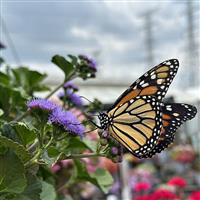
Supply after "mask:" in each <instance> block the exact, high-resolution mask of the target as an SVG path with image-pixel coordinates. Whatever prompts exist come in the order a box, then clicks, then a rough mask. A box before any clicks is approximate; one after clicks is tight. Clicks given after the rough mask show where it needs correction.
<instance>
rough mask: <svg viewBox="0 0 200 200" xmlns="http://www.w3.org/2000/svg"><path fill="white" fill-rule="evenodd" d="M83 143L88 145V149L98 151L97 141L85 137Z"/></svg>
mask: <svg viewBox="0 0 200 200" xmlns="http://www.w3.org/2000/svg"><path fill="white" fill-rule="evenodd" d="M82 141H83V143H84V144H85V145H86V146H87V148H88V149H90V150H91V151H92V152H96V150H97V142H96V141H92V140H88V139H85V138H84V139H83V140H82Z"/></svg>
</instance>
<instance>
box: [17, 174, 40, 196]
mask: <svg viewBox="0 0 200 200" xmlns="http://www.w3.org/2000/svg"><path fill="white" fill-rule="evenodd" d="M27 180H28V184H27V187H26V188H25V190H24V191H23V192H22V193H21V194H19V195H17V196H16V197H15V198H14V200H41V198H40V194H41V192H42V184H41V181H40V180H38V179H37V177H35V176H33V175H32V174H28V175H27Z"/></svg>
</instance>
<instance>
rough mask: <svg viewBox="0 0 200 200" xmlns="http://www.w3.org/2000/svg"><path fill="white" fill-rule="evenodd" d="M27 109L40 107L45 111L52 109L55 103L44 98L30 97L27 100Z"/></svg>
mask: <svg viewBox="0 0 200 200" xmlns="http://www.w3.org/2000/svg"><path fill="white" fill-rule="evenodd" d="M27 106H28V108H29V110H34V109H40V110H44V111H47V112H51V111H53V110H54V109H55V108H56V107H57V105H56V104H55V103H53V102H51V101H48V100H46V99H32V100H30V101H28V102H27Z"/></svg>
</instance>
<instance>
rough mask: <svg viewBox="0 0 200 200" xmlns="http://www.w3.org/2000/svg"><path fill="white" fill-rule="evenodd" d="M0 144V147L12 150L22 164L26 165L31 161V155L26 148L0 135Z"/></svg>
mask: <svg viewBox="0 0 200 200" xmlns="http://www.w3.org/2000/svg"><path fill="white" fill-rule="evenodd" d="M0 144H1V145H2V146H5V147H7V148H10V149H12V150H13V151H14V152H15V154H16V155H17V156H18V157H19V158H20V159H21V161H22V162H23V163H26V162H28V161H29V160H30V159H31V154H30V153H29V152H28V150H27V149H26V148H24V147H23V145H21V144H19V143H17V142H15V141H13V140H11V139H9V138H7V137H4V136H2V135H0Z"/></svg>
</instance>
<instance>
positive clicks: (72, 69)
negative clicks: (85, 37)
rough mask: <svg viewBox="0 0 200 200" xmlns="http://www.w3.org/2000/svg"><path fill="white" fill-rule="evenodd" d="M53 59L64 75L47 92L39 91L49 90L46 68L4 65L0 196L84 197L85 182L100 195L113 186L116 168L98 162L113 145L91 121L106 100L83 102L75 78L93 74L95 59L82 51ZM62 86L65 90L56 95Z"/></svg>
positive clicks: (0, 88) (0, 103) (0, 102)
mask: <svg viewBox="0 0 200 200" xmlns="http://www.w3.org/2000/svg"><path fill="white" fill-rule="evenodd" d="M2 62H3V61H2ZM52 62H53V63H54V64H55V65H56V66H58V67H59V68H60V69H61V70H62V71H63V72H64V74H65V78H64V81H63V82H62V84H60V85H59V86H57V87H56V88H55V89H54V90H52V91H50V92H49V93H48V95H47V96H46V97H45V98H38V97H37V94H36V92H41V91H42V92H43V91H49V87H48V86H46V85H45V84H44V83H43V80H44V79H45V78H46V74H42V73H39V72H37V71H33V70H30V69H28V68H27V67H17V68H11V67H10V65H8V64H6V63H3V66H2V67H1V72H0V94H1V98H0V111H1V116H0V125H1V127H0V160H1V162H0V169H1V170H0V177H1V178H0V179H1V183H0V192H1V199H33V200H37V199H38V200H39V199H42V200H43V199H66V198H72V199H80V198H81V196H82V193H84V190H85V189H86V188H85V184H83V183H84V182H85V183H88V182H90V186H91V185H95V186H96V187H98V188H99V189H100V191H102V193H100V194H101V195H104V193H107V192H108V190H109V188H110V187H111V186H112V182H113V178H112V176H111V174H110V173H109V171H108V170H106V169H105V167H103V166H101V165H100V164H99V163H100V161H99V157H100V156H102V157H111V156H110V155H111V154H112V151H111V149H112V145H110V144H109V143H108V141H106V142H105V143H104V144H103V145H101V139H99V136H98V134H97V133H95V132H91V131H90V130H91V129H92V128H94V127H93V125H92V124H90V123H89V121H88V117H89V119H90V120H92V119H93V117H92V116H93V115H91V116H89V115H90V114H89V112H93V113H94V112H96V110H99V108H100V107H101V103H100V102H99V101H97V100H96V101H94V103H93V102H91V103H89V104H88V103H87V104H84V102H83V99H82V98H81V97H80V96H79V95H78V94H77V92H78V87H77V86H76V85H74V84H73V82H72V79H75V78H78V77H79V78H82V79H83V80H87V79H89V78H94V77H95V73H96V71H97V66H96V63H95V62H94V61H93V60H92V59H90V58H88V57H87V56H83V55H81V56H72V55H69V56H68V58H67V59H66V58H64V57H62V56H59V55H56V56H54V57H53V58H52ZM61 88H63V91H64V92H63V93H62V95H61V94H60V93H59V95H58V97H56V95H55V93H56V92H57V91H58V90H59V89H61ZM52 95H54V98H52ZM51 98H52V99H51ZM105 149H106V150H105ZM109 149H110V150H109ZM116 151H117V149H115V152H114V154H116V155H117V154H118V152H116ZM115 161H116V162H117V161H118V160H115ZM120 161H121V160H120ZM93 188H94V189H93V190H96V189H95V187H94V186H93Z"/></svg>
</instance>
